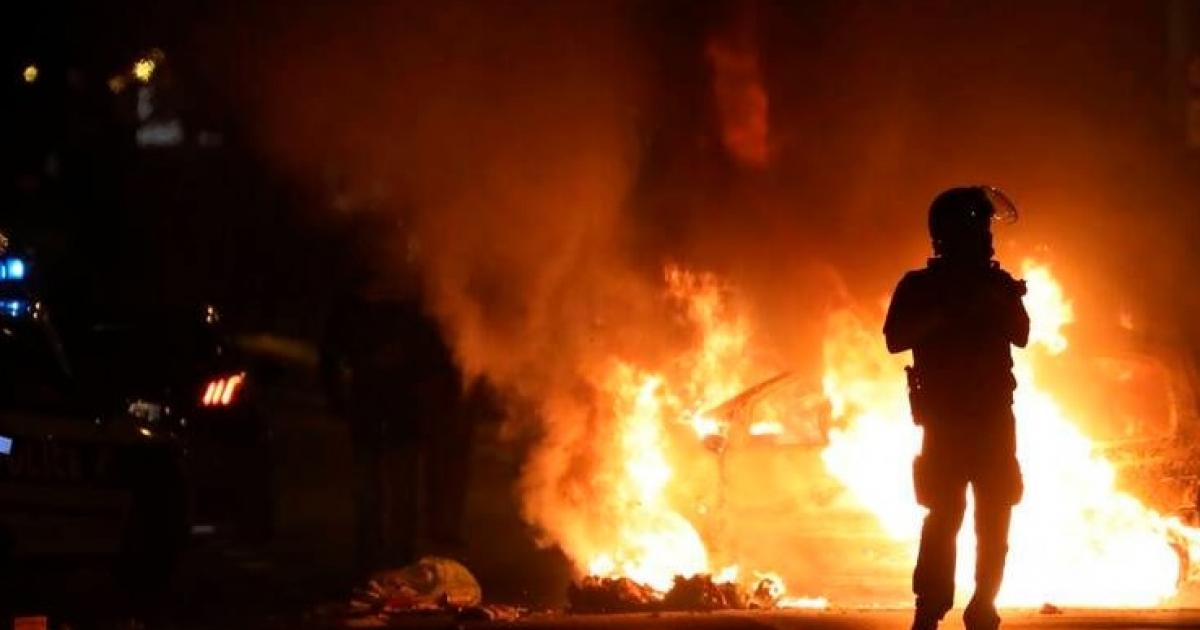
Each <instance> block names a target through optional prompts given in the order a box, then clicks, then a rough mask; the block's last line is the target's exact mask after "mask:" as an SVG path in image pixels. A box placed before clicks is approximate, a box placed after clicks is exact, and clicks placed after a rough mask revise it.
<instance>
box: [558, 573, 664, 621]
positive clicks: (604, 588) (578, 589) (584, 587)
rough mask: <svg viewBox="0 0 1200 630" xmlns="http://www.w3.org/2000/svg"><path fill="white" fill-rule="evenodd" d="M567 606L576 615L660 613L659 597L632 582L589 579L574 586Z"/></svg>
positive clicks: (568, 590) (649, 589) (600, 578)
mask: <svg viewBox="0 0 1200 630" xmlns="http://www.w3.org/2000/svg"><path fill="white" fill-rule="evenodd" d="M567 602H568V604H567V609H568V611H569V612H573V613H608V612H649V611H653V610H658V609H659V605H658V604H659V594H658V593H657V592H656V591H655V590H654V589H652V588H650V587H649V586H646V585H644V584H638V583H637V582H634V581H633V580H631V579H629V578H625V577H621V578H608V577H596V576H592V575H589V576H587V577H585V578H583V580H582V581H580V582H579V583H572V584H571V586H570V587H569V588H568V589H567Z"/></svg>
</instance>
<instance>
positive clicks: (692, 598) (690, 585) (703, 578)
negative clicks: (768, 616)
mask: <svg viewBox="0 0 1200 630" xmlns="http://www.w3.org/2000/svg"><path fill="white" fill-rule="evenodd" d="M747 603H748V602H747V598H746V594H745V592H744V591H742V589H741V588H739V587H738V585H737V584H734V583H733V582H723V583H720V584H718V583H716V582H713V579H712V576H711V575H694V576H692V577H686V578H685V577H683V576H680V575H677V576H675V585H674V586H672V587H671V590H670V591H668V592H667V595H666V596H665V597H663V600H662V607H663V609H665V610H729V609H741V608H746V606H747Z"/></svg>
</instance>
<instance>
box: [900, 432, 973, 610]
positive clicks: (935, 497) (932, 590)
mask: <svg viewBox="0 0 1200 630" xmlns="http://www.w3.org/2000/svg"><path fill="white" fill-rule="evenodd" d="M920 460H921V462H922V463H919V464H918V466H917V467H916V468H915V469H914V482H915V483H916V487H917V499H918V500H919V501H920V503H921V504H922V505H924V506H925V507H927V508H929V514H928V515H926V516H925V523H924V525H923V526H922V528H921V547H920V551H919V553H918V555H917V566H916V569H915V570H914V571H913V593H914V594H915V595H916V596H917V611H916V618H915V619H914V623H913V627H914V628H932V627H934V626H936V625H937V622H938V621H940V620H941V619H942V617H944V616H945V614H946V612H947V611H949V610H950V608H951V607H952V606H953V605H954V562H955V541H956V539H957V538H958V530H959V528H960V527H962V521H963V512H964V511H965V510H966V491H967V483H966V480H965V479H958V478H957V475H955V471H953V470H951V469H950V468H949V467H947V468H946V469H941V467H936V466H934V465H932V464H936V463H937V462H936V461H934V460H929V459H928V456H922V457H921V458H920Z"/></svg>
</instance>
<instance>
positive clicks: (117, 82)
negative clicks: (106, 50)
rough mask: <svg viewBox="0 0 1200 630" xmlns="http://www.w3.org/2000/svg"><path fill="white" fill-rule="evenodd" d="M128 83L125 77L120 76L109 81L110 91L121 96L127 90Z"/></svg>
mask: <svg viewBox="0 0 1200 630" xmlns="http://www.w3.org/2000/svg"><path fill="white" fill-rule="evenodd" d="M128 82H129V81H127V80H126V79H125V75H123V74H118V75H116V76H115V77H112V78H110V79H109V80H108V90H109V91H110V92H112V93H113V94H120V93H121V92H122V91H124V90H125V84H126V83H128Z"/></svg>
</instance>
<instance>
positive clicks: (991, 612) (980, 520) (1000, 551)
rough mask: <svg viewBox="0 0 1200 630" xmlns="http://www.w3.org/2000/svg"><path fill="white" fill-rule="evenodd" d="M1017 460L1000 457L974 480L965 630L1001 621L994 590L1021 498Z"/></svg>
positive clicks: (992, 626) (982, 628)
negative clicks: (971, 587)
mask: <svg viewBox="0 0 1200 630" xmlns="http://www.w3.org/2000/svg"><path fill="white" fill-rule="evenodd" d="M1020 474H1021V473H1020V469H1019V468H1018V467H1017V464H1016V460H1015V459H1012V460H1011V461H1002V462H1000V463H999V464H997V465H996V467H995V468H994V469H992V470H991V471H988V474H985V475H983V476H982V478H981V479H979V481H977V482H976V483H974V484H973V492H974V495H975V548H976V552H975V594H974V596H972V597H971V602H970V604H968V605H967V609H966V611H964V613H963V621H964V623H965V624H966V626H967V628H968V630H994V629H995V628H996V627H997V626H998V625H999V624H1000V617H999V615H998V614H997V613H996V594H997V593H999V592H1000V584H1001V582H1002V581H1003V579H1004V561H1005V558H1006V556H1007V555H1008V529H1009V522H1010V520H1011V516H1012V506H1013V505H1014V504H1015V503H1016V502H1017V501H1019V500H1020V495H1021V490H1022V488H1021V480H1020Z"/></svg>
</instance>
